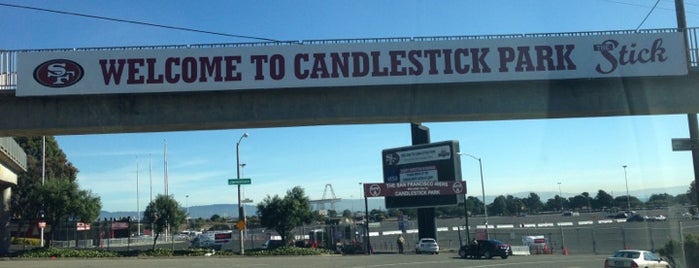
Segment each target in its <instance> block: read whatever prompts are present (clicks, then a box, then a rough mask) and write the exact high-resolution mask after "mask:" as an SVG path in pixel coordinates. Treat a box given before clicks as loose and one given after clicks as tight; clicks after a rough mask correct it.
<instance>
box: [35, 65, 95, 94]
mask: <svg viewBox="0 0 699 268" xmlns="http://www.w3.org/2000/svg"><path fill="white" fill-rule="evenodd" d="M83 74H84V71H83V67H82V66H80V65H79V64H78V63H76V62H74V61H71V60H66V59H56V60H50V61H47V62H44V63H42V64H41V65H39V66H38V67H36V69H34V80H36V81H37V82H39V84H42V85H44V86H47V87H53V88H61V87H69V86H71V85H74V84H75V83H77V82H78V81H80V79H82V78H83Z"/></svg>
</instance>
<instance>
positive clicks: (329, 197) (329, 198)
mask: <svg viewBox="0 0 699 268" xmlns="http://www.w3.org/2000/svg"><path fill="white" fill-rule="evenodd" d="M340 200H342V199H341V198H337V196H335V190H333V185H332V184H329V183H328V184H326V185H325V189H323V197H322V198H321V199H319V200H311V205H316V210H324V209H325V205H326V204H330V209H331V210H335V203H337V202H340ZM335 211H337V210H335Z"/></svg>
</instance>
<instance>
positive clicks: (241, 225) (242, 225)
mask: <svg viewBox="0 0 699 268" xmlns="http://www.w3.org/2000/svg"><path fill="white" fill-rule="evenodd" d="M235 227H237V228H238V230H243V229H245V220H239V221H238V223H236V224H235Z"/></svg>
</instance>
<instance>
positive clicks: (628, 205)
mask: <svg viewBox="0 0 699 268" xmlns="http://www.w3.org/2000/svg"><path fill="white" fill-rule="evenodd" d="M621 167H623V168H624V181H625V182H626V211H628V212H631V197H629V180H628V178H627V177H626V165H623V166H621Z"/></svg>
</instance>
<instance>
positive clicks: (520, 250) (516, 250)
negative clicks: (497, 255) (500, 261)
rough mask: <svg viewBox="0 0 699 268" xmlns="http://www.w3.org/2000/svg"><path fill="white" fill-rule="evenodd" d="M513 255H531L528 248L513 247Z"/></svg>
mask: <svg viewBox="0 0 699 268" xmlns="http://www.w3.org/2000/svg"><path fill="white" fill-rule="evenodd" d="M512 255H514V256H527V255H531V253H530V252H529V247H528V246H512Z"/></svg>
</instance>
